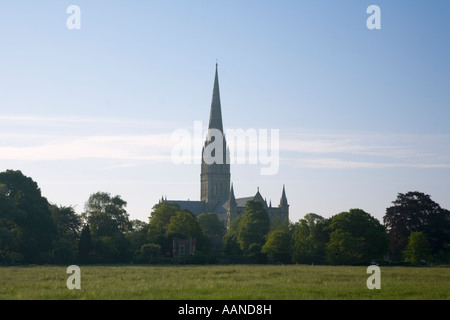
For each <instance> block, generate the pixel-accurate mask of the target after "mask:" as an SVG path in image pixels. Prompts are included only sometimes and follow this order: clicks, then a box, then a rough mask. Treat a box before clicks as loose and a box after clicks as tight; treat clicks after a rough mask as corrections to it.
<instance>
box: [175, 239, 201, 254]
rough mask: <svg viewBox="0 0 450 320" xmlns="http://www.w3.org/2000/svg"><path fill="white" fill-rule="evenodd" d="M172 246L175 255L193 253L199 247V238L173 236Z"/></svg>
mask: <svg viewBox="0 0 450 320" xmlns="http://www.w3.org/2000/svg"><path fill="white" fill-rule="evenodd" d="M172 247H173V256H174V257H178V256H185V255H189V254H193V253H194V252H195V250H196V248H197V239H196V238H192V237H191V238H189V239H180V238H173V240H172Z"/></svg>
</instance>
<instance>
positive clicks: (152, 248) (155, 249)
mask: <svg viewBox="0 0 450 320" xmlns="http://www.w3.org/2000/svg"><path fill="white" fill-rule="evenodd" d="M160 252H161V246H160V245H159V244H155V243H146V244H143V245H142V246H141V248H140V250H139V253H140V254H141V255H142V257H143V260H144V261H145V262H150V261H151V260H152V259H153V258H155V257H157V256H159V254H160Z"/></svg>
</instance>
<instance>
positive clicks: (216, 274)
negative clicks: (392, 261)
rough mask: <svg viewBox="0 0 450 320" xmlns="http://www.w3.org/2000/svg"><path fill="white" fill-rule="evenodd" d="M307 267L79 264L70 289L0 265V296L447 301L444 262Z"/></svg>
mask: <svg viewBox="0 0 450 320" xmlns="http://www.w3.org/2000/svg"><path fill="white" fill-rule="evenodd" d="M380 268H381V278H380V281H381V289H372V290H369V289H368V288H367V284H366V282H367V279H368V277H369V276H370V274H367V273H366V271H367V267H364V266H308V265H277V266H275V265H226V266H223V265H212V266H211V265H209V266H82V265H80V269H81V276H80V278H81V289H80V290H76V289H73V290H69V289H68V288H67V285H66V281H67V279H68V277H69V276H70V274H67V273H66V270H67V267H66V266H64V267H62V266H30V267H0V299H2V300H5V299H7V300H13V299H21V300H23V299H45V300H47V299H58V300H59V299H89V300H93V299H137V300H142V299H157V300H185V299H200V300H208V299H212V300H232V299H235V300H243V299H249V300H302V299H352V300H360V299H363V300H367V299H369V300H370V299H376V300H379V299H394V300H403V299H424V300H428V299H449V298H450V290H449V288H450V268H446V267H387V266H386V267H383V266H381V267H380Z"/></svg>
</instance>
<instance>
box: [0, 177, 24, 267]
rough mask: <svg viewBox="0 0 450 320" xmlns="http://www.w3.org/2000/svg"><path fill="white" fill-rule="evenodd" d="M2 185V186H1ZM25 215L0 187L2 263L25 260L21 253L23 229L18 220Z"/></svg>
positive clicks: (0, 250)
mask: <svg viewBox="0 0 450 320" xmlns="http://www.w3.org/2000/svg"><path fill="white" fill-rule="evenodd" d="M0 187H1V186H0ZM23 215H25V213H24V212H21V211H19V210H18V209H17V207H16V205H15V203H14V202H13V201H12V200H10V199H9V198H7V197H6V196H5V195H3V194H2V191H1V188H0V263H16V262H23V261H24V256H23V254H21V253H20V251H21V250H20V248H21V242H22V238H23V230H22V228H21V227H20V226H19V225H18V224H17V222H16V221H18V220H21V219H23V217H21V216H23Z"/></svg>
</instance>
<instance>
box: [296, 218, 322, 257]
mask: <svg viewBox="0 0 450 320" xmlns="http://www.w3.org/2000/svg"><path fill="white" fill-rule="evenodd" d="M329 222H330V220H328V219H325V218H324V217H322V216H320V215H317V214H315V213H308V214H306V215H305V216H304V218H303V219H300V220H299V221H298V223H296V224H295V225H294V234H293V239H294V240H293V241H294V245H293V252H292V261H293V262H294V263H307V264H311V263H316V264H322V263H325V248H326V245H327V243H328V241H329V237H330V236H329V233H330V232H329V230H328V228H327V226H328V224H329Z"/></svg>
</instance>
